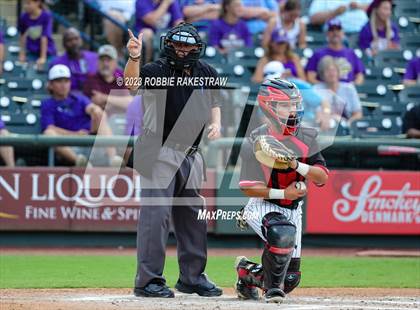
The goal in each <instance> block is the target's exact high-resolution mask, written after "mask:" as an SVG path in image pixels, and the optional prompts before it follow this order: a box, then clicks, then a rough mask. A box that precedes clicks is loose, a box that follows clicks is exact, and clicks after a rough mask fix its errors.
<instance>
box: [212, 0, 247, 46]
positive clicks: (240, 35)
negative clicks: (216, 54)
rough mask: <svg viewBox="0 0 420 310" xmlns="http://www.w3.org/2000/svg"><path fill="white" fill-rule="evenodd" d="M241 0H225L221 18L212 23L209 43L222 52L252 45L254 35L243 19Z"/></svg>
mask: <svg viewBox="0 0 420 310" xmlns="http://www.w3.org/2000/svg"><path fill="white" fill-rule="evenodd" d="M241 7H242V4H241V0H223V1H222V11H221V14H220V18H219V19H218V20H215V21H213V22H212V23H211V26H210V31H209V38H208V43H209V45H212V46H215V47H216V48H217V49H218V50H219V51H220V52H221V53H222V54H226V53H227V52H229V51H230V50H232V49H236V48H241V47H245V46H247V47H252V36H251V34H250V32H249V31H248V27H247V25H246V23H245V22H244V21H243V20H241V18H240V16H239V13H240V11H241Z"/></svg>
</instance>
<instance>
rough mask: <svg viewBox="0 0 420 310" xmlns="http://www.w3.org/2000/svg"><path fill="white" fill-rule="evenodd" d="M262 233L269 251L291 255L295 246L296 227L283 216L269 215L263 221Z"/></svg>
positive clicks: (274, 213) (275, 213)
mask: <svg viewBox="0 0 420 310" xmlns="http://www.w3.org/2000/svg"><path fill="white" fill-rule="evenodd" d="M262 232H263V235H264V237H265V238H266V240H267V249H268V250H269V251H270V252H271V253H273V254H278V255H287V256H288V255H289V254H290V253H291V252H292V251H293V248H294V246H295V241H296V226H295V225H293V224H292V223H291V222H290V221H289V220H288V219H287V218H286V217H285V216H284V215H283V214H281V213H278V212H270V213H267V214H266V215H265V216H264V217H263V219H262Z"/></svg>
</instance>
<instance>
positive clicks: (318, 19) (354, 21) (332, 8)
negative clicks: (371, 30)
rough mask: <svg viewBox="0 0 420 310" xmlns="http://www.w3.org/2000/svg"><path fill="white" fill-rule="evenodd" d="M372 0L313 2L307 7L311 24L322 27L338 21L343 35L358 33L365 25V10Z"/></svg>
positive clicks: (324, 0)
mask: <svg viewBox="0 0 420 310" xmlns="http://www.w3.org/2000/svg"><path fill="white" fill-rule="evenodd" d="M371 1H372V0H313V1H312V3H311V6H310V7H309V17H310V21H311V24H313V25H321V26H322V25H324V24H326V23H327V22H328V21H329V20H331V19H335V18H336V19H338V20H339V21H340V22H341V24H342V25H343V30H344V32H345V33H358V32H359V31H360V30H361V29H362V27H363V26H364V25H365V24H366V23H367V21H368V17H367V15H366V10H367V8H368V6H369V4H370V3H371Z"/></svg>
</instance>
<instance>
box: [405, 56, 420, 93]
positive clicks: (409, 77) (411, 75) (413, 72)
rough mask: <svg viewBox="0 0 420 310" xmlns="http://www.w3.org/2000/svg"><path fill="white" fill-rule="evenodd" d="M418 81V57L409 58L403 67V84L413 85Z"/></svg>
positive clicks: (419, 66) (419, 77)
mask: <svg viewBox="0 0 420 310" xmlns="http://www.w3.org/2000/svg"><path fill="white" fill-rule="evenodd" d="M419 83H420V57H415V58H413V59H411V60H410V61H409V62H408V63H407V66H406V68H405V74H404V85H406V86H414V85H416V84H419Z"/></svg>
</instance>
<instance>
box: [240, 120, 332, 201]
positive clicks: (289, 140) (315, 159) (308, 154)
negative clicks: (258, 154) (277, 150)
mask: <svg viewBox="0 0 420 310" xmlns="http://www.w3.org/2000/svg"><path fill="white" fill-rule="evenodd" d="M260 135H272V136H274V137H275V138H277V140H279V141H281V142H282V143H284V145H285V146H286V147H288V148H289V149H291V150H293V152H294V153H295V155H296V157H297V159H298V160H299V161H300V162H303V163H307V164H309V165H316V166H319V167H321V168H323V169H325V171H326V172H327V173H328V169H327V168H326V163H325V159H324V157H323V156H322V154H321V152H320V151H319V148H318V143H317V142H316V136H317V131H316V130H315V129H313V128H307V127H301V128H300V129H299V131H298V133H297V135H296V136H289V135H278V134H276V133H275V132H272V131H271V129H270V128H269V127H268V126H267V125H263V126H261V127H258V128H257V129H255V130H254V131H253V132H252V133H251V135H250V137H248V138H247V139H245V142H244V145H243V146H242V149H241V157H242V169H241V176H240V181H241V182H245V181H248V182H255V181H259V182H264V183H265V184H266V185H267V187H271V188H276V189H285V188H286V187H288V186H289V185H290V184H291V183H293V182H295V181H296V182H298V181H304V180H305V178H304V177H303V176H301V175H300V174H299V173H297V172H296V171H295V170H294V169H291V168H289V169H287V170H278V169H271V168H269V167H267V166H264V165H263V164H261V163H260V162H259V161H257V159H256V158H255V155H254V151H253V143H254V140H255V138H256V137H257V136H260ZM269 201H270V202H273V203H275V204H277V205H280V206H282V207H289V208H293V207H297V204H298V202H299V201H300V200H299V199H298V200H294V201H292V200H288V199H281V200H274V199H272V200H269Z"/></svg>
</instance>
